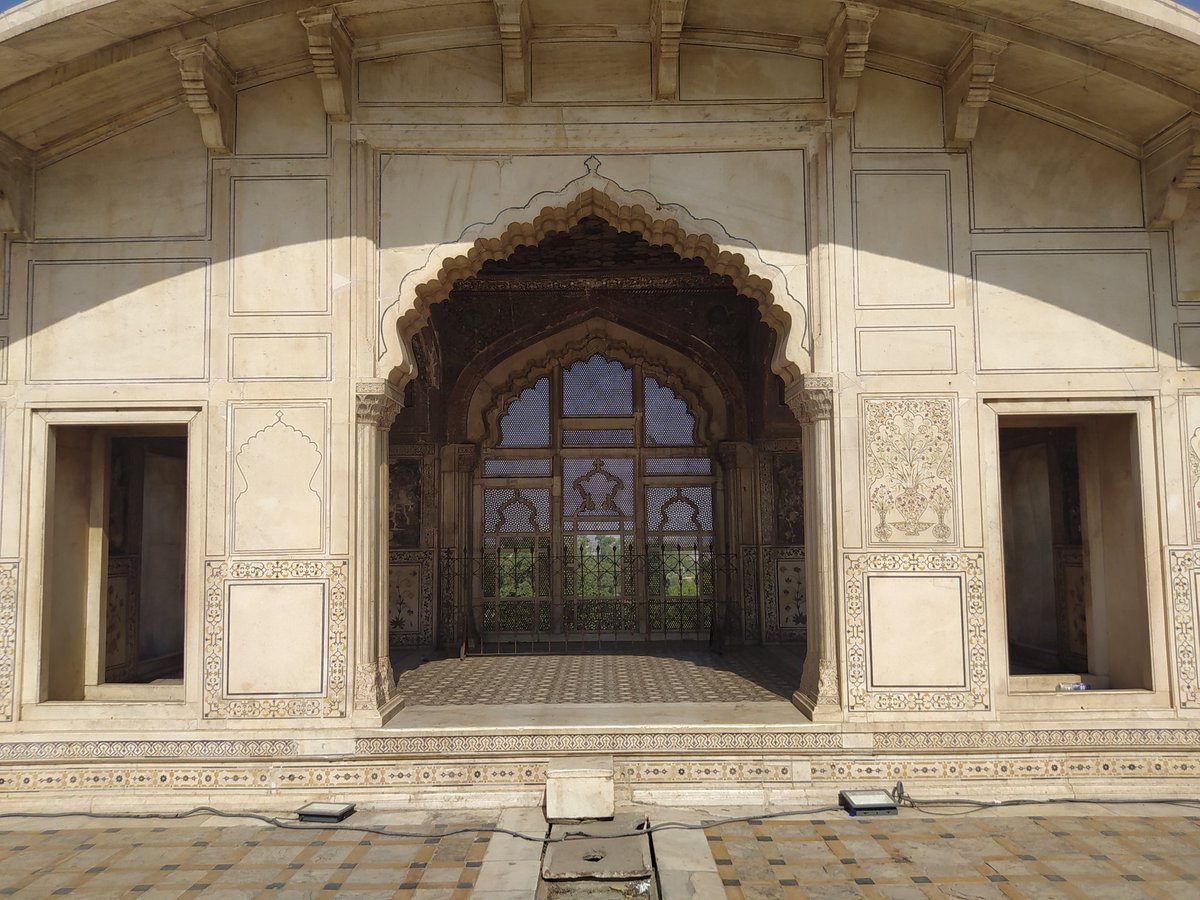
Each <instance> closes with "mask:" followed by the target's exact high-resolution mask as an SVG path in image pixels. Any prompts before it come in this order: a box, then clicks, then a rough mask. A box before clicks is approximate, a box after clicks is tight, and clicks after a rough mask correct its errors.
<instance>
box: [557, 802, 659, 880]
mask: <svg viewBox="0 0 1200 900" xmlns="http://www.w3.org/2000/svg"><path fill="white" fill-rule="evenodd" d="M644 821H645V820H644V819H642V818H641V817H638V816H618V817H617V818H616V819H613V820H612V821H611V822H585V823H583V824H581V825H555V826H554V828H553V829H552V830H551V832H550V836H551V837H552V838H558V837H568V836H569V835H572V834H580V833H582V834H587V835H592V836H590V837H586V838H584V837H579V838H572V839H570V840H565V841H562V842H560V843H555V844H549V845H547V847H546V854H545V856H544V857H543V859H542V878H543V879H545V880H546V881H571V880H576V879H591V880H604V881H616V880H628V879H634V878H648V877H649V876H650V875H652V874H653V872H654V863H653V861H652V859H651V856H650V838H649V835H646V834H638V835H632V836H630V837H607V835H617V834H630V833H631V832H635V831H638V830H639V827H638V826H640V825H642V824H643V823H644Z"/></svg>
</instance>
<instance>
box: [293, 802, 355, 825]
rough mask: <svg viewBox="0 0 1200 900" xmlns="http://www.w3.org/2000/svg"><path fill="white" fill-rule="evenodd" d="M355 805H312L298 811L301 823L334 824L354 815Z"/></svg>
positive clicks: (319, 803) (321, 803)
mask: <svg viewBox="0 0 1200 900" xmlns="http://www.w3.org/2000/svg"><path fill="white" fill-rule="evenodd" d="M354 809H355V807H354V804H353V803H324V802H316V803H310V804H308V805H307V806H302V807H300V808H299V809H298V810H296V815H297V816H299V817H300V821H301V822H321V823H324V824H327V825H329V824H333V823H334V822H340V821H342V820H343V819H348V818H349V817H350V816H352V815H354Z"/></svg>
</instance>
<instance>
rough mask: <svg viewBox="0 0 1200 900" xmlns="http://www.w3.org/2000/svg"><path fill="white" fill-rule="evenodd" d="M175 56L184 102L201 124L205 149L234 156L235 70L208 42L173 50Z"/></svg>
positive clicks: (199, 41)
mask: <svg viewBox="0 0 1200 900" xmlns="http://www.w3.org/2000/svg"><path fill="white" fill-rule="evenodd" d="M171 55H172V56H174V57H175V59H177V60H178V61H179V74H180V75H181V76H182V78H183V98H184V100H185V101H186V102H187V105H188V106H190V107H191V108H192V112H194V113H195V114H196V117H197V118H198V119H199V120H200V135H201V137H203V139H204V145H205V146H206V147H208V149H209V150H215V151H217V152H218V153H232V152H233V128H234V119H235V115H234V114H235V110H236V103H237V99H236V97H235V95H234V90H233V86H234V82H235V78H234V74H233V70H232V69H231V68H229V64H228V63H227V62H225V60H224V59H222V58H221V56H220V54H219V53H217V51H216V48H215V47H213V45H212V43H210V42H209V39H208V38H199V39H197V40H194V41H188V42H187V43H185V44H179V45H178V46H175V47H172V48H171Z"/></svg>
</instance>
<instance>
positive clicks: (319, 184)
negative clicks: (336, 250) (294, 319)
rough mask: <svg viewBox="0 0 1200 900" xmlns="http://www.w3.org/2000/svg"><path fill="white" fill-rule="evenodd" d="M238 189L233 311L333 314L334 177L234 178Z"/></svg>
mask: <svg viewBox="0 0 1200 900" xmlns="http://www.w3.org/2000/svg"><path fill="white" fill-rule="evenodd" d="M232 191H233V199H232V205H233V210H232V218H233V223H232V248H231V253H232V265H231V266H230V269H231V272H232V282H231V284H230V295H231V298H232V307H233V309H232V312H233V314H234V315H239V314H263V313H267V314H271V313H274V314H278V313H290V314H299V315H303V314H318V315H319V314H324V313H327V312H328V311H329V308H330V296H329V294H330V286H329V268H330V264H329V253H330V241H329V238H330V219H329V196H328V193H329V184H328V181H327V180H326V179H324V178H234V179H232Z"/></svg>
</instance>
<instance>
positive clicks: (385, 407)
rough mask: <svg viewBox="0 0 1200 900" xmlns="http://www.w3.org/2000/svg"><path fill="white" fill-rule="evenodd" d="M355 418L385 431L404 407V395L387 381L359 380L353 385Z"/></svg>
mask: <svg viewBox="0 0 1200 900" xmlns="http://www.w3.org/2000/svg"><path fill="white" fill-rule="evenodd" d="M354 395H355V407H354V413H355V419H356V421H357V422H358V424H359V425H373V426H375V427H376V428H378V429H379V430H380V431H387V430H388V429H390V428H391V427H392V423H393V422H394V421H396V416H398V415H399V414H400V410H401V409H402V408H403V407H404V396H403V394H401V393H400V391H398V390H397V389H396V387H395V386H394V385H393V384H392V383H391V382H389V381H383V380H376V381H360V382H358V383H357V384H355V385H354Z"/></svg>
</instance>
